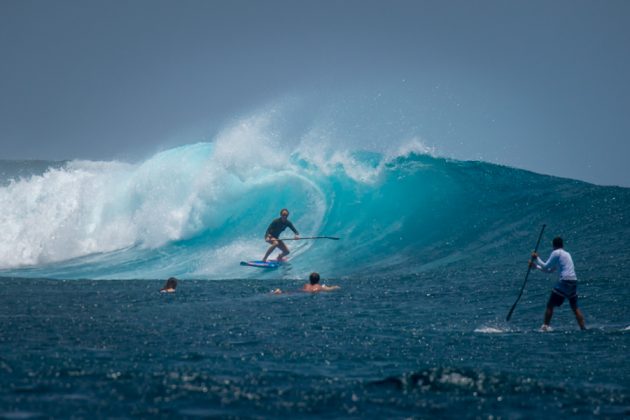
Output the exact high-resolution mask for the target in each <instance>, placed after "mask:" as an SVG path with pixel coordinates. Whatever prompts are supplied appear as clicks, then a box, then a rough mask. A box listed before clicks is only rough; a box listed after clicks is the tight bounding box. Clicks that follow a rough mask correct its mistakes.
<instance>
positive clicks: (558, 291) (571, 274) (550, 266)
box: [530, 236, 586, 331]
mask: <svg viewBox="0 0 630 420" xmlns="http://www.w3.org/2000/svg"><path fill="white" fill-rule="evenodd" d="M552 246H553V252H552V253H551V255H550V256H549V259H548V260H547V262H544V261H543V260H541V259H540V258H538V254H537V253H536V252H534V253H532V259H531V262H530V265H531V266H532V267H535V268H537V269H539V270H541V271H544V272H547V273H551V272H554V271H556V270H557V271H558V282H557V283H556V285H555V286H554V287H553V289H552V290H551V295H550V296H549V301H548V302H547V309H546V310H545V320H544V323H543V325H542V327H541V330H542V331H548V330H549V329H550V328H551V327H550V326H549V324H550V323H551V317H552V316H553V308H554V307H556V306H560V305H562V303H563V302H564V299H569V305H571V309H572V310H573V313H574V314H575V319H576V320H577V323H578V325H579V326H580V329H583V330H585V329H586V327H585V326H584V315H582V311H580V308H578V306H577V302H578V296H577V276H576V275H575V268H574V267H573V259H572V258H571V254H569V253H568V252H567V251H565V250H564V244H563V241H562V238H561V237H559V236H558V237H555V238H553V241H552Z"/></svg>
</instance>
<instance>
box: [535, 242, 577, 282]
mask: <svg viewBox="0 0 630 420" xmlns="http://www.w3.org/2000/svg"><path fill="white" fill-rule="evenodd" d="M536 263H537V264H538V268H540V269H541V270H543V271H547V272H552V271H555V270H556V269H557V268H559V270H558V275H559V278H560V280H577V276H576V275H575V268H574V267H573V259H572V258H571V254H569V253H568V252H567V251H565V250H564V249H562V248H558V249H556V250H555V251H553V252H552V253H551V255H550V256H549V259H548V260H547V262H543V260H541V259H540V257H538V258H537V261H536Z"/></svg>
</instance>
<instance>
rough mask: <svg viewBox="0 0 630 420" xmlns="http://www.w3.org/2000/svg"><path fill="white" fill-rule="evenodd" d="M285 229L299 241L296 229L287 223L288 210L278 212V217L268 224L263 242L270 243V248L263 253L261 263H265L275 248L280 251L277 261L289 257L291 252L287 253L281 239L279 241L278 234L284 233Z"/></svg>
mask: <svg viewBox="0 0 630 420" xmlns="http://www.w3.org/2000/svg"><path fill="white" fill-rule="evenodd" d="M286 228H289V229H291V230H292V231H293V233H294V234H295V237H294V238H295V239H300V234H299V232H298V231H297V229H295V226H293V223H291V222H290V221H289V210H287V209H282V210H280V217H278V218H277V219H274V220H273V221H272V222H271V224H269V227H268V228H267V232H265V242H267V243H270V244H271V246H270V247H269V249H267V252H265V256H264V257H263V259H262V260H263V262H265V261H267V258H269V255H270V254H271V253H272V252H273V250H274V249H276V248H280V250H281V251H282V252H281V253H280V255H278V261H283V260H284V257H286V256H287V255H289V253H290V252H291V251H289V248H287V245H286V244H285V243H284V242H283V241H282V240H281V239H279V237H280V234H281V233H282V232H284V230H285V229H286Z"/></svg>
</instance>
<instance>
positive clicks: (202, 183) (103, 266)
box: [0, 123, 630, 279]
mask: <svg viewBox="0 0 630 420" xmlns="http://www.w3.org/2000/svg"><path fill="white" fill-rule="evenodd" d="M252 125H254V126H255V125H256V124H255V123H254V124H250V123H243V124H240V125H237V126H235V127H232V128H231V129H230V130H228V131H226V132H224V133H222V134H221V135H220V136H219V137H218V138H217V139H216V140H215V141H213V142H210V143H197V144H192V145H187V146H182V147H178V148H175V149H171V150H167V151H164V152H161V153H158V154H156V155H155V156H153V157H151V158H150V159H148V160H146V161H144V162H141V163H139V164H133V165H132V164H126V163H120V162H88V161H71V162H65V163H61V164H59V163H51V164H48V165H47V166H46V167H45V168H44V169H42V168H41V166H42V164H41V162H39V163H37V165H36V166H37V167H36V168H33V170H32V171H29V168H28V165H29V164H28V163H22V164H20V165H17V166H19V167H20V170H19V171H17V172H16V170H15V167H16V163H15V162H4V163H1V164H0V165H4V167H12V168H13V172H11V171H9V172H7V171H6V170H5V171H0V173H4V179H3V180H2V183H1V184H0V206H1V207H2V209H3V210H2V214H1V216H0V217H1V218H0V275H3V276H22V277H52V278H68V279H72V278H93V279H99V278H164V277H168V276H178V277H184V278H207V279H226V278H247V277H279V276H280V277H287V278H293V277H295V278H297V277H304V276H305V275H306V274H307V273H309V272H311V271H319V272H322V273H326V274H327V275H329V276H336V277H343V276H358V275H378V276H389V275H393V276H399V275H408V274H410V273H418V272H423V271H427V270H433V269H436V268H439V267H444V266H447V265H466V266H468V267H476V266H482V265H484V266H487V265H488V264H490V265H492V266H500V267H504V266H509V265H513V264H514V262H515V261H517V260H519V259H520V260H522V259H523V258H527V253H528V252H529V251H530V250H531V249H532V248H533V245H534V243H533V242H535V238H536V236H537V233H538V229H539V228H540V225H541V224H542V223H546V224H547V225H548V228H547V235H546V236H545V242H543V244H542V246H541V249H547V248H548V247H549V246H548V243H546V242H549V241H550V239H551V237H552V235H556V234H559V235H562V236H564V237H565V241H566V243H567V248H570V249H571V250H572V251H573V252H574V257H575V255H576V254H575V253H577V258H578V259H579V258H583V259H584V260H586V259H587V258H589V257H592V255H593V253H595V254H596V255H605V256H606V264H608V265H610V266H617V267H627V266H628V262H629V261H628V258H629V257H628V256H627V255H629V253H628V252H625V251H624V250H626V249H627V238H629V237H630V236H629V233H630V211H629V210H628V209H630V190H628V189H624V188H617V187H598V186H594V185H590V184H586V183H583V182H578V181H573V180H566V179H560V178H554V177H549V176H543V175H538V174H534V173H531V172H527V171H523V170H517V169H513V168H508V167H502V166H497V165H493V164H488V163H483V162H462V161H453V160H448V159H443V158H438V157H434V156H431V155H430V154H428V153H426V150H424V149H423V148H422V146H421V145H420V144H419V143H418V142H410V143H408V144H407V145H406V146H405V147H402V148H400V150H395V151H394V152H380V153H373V152H364V151H352V150H350V151H334V152H332V151H330V148H328V149H326V148H324V147H317V146H314V145H313V143H312V142H311V144H310V145H307V144H304V143H302V144H300V145H299V146H294V147H291V148H288V147H286V145H282V144H279V143H278V142H276V141H275V140H274V139H273V138H271V137H265V138H264V139H261V138H260V135H252V131H253V132H255V133H258V134H259V133H260V130H259V128H257V127H253V128H252ZM15 173H19V176H16V175H15ZM284 207H286V208H289V209H290V210H291V216H290V219H291V220H292V221H293V223H294V224H295V226H296V228H297V229H298V230H299V231H300V233H301V235H303V236H319V235H329V236H338V237H340V238H341V239H340V240H339V241H332V240H326V239H322V240H310V241H307V240H305V241H299V242H288V245H289V246H290V248H291V250H292V254H291V261H290V264H288V265H286V266H283V267H282V268H280V269H278V270H276V271H271V272H265V271H261V270H258V269H252V268H247V267H241V266H239V262H240V261H241V260H246V259H260V258H261V257H262V255H263V254H264V252H265V250H266V247H267V244H266V243H265V242H264V241H263V234H264V232H265V230H266V228H267V225H268V224H269V222H270V221H271V220H272V219H273V218H275V217H277V215H278V212H279V210H280V209H281V208H284ZM288 234H291V232H290V231H288V230H287V231H286V232H285V235H287V236H290V235H288Z"/></svg>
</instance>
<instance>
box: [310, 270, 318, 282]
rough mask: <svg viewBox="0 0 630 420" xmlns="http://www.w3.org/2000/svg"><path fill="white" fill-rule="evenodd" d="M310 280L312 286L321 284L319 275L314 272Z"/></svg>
mask: <svg viewBox="0 0 630 420" xmlns="http://www.w3.org/2000/svg"><path fill="white" fill-rule="evenodd" d="M308 279H309V281H310V282H311V284H317V283H319V273H316V272H312V273H311V275H310V276H308Z"/></svg>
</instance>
